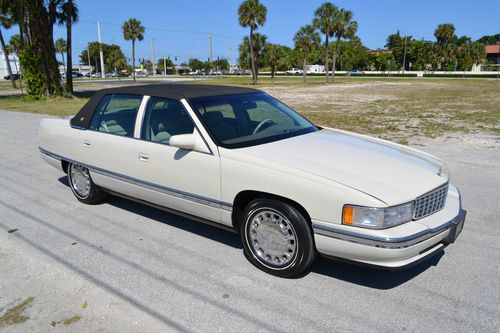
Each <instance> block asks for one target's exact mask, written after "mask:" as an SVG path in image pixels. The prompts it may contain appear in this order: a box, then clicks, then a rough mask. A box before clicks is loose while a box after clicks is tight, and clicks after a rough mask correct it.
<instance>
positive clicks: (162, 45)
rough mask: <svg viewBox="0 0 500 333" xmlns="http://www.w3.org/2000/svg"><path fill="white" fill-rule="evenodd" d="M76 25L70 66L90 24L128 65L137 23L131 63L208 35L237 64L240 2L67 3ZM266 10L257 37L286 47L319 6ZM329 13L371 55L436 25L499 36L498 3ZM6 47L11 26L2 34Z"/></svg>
mask: <svg viewBox="0 0 500 333" xmlns="http://www.w3.org/2000/svg"><path fill="white" fill-rule="evenodd" d="M74 1H75V2H76V3H77V4H78V7H79V9H80V21H79V22H78V23H77V24H76V25H75V26H74V29H73V52H74V54H75V56H74V61H76V62H78V59H79V58H78V55H79V54H80V52H81V51H82V50H83V49H84V48H85V47H86V45H87V43H88V42H91V41H97V21H100V24H101V36H102V42H104V43H108V44H110V43H113V44H118V45H120V46H121V48H122V50H123V52H124V53H125V55H126V57H127V58H130V56H131V55H130V54H131V50H132V46H131V42H127V41H125V40H124V39H123V33H122V31H121V26H122V24H123V22H125V21H126V20H128V19H129V18H137V19H139V20H140V21H141V22H142V24H143V25H144V26H145V27H146V33H145V36H144V40H143V41H142V42H139V43H137V47H136V58H141V59H142V58H148V59H151V58H152V43H153V44H154V49H155V59H158V58H160V57H163V56H164V55H165V56H167V57H170V58H171V59H172V60H175V58H177V61H175V62H176V63H181V62H187V61H188V59H189V58H194V57H196V58H200V59H202V60H206V59H208V57H209V52H210V51H209V50H210V46H209V45H210V44H209V32H212V33H213V58H214V59H216V58H217V57H224V58H227V59H231V60H232V63H235V62H236V59H237V52H238V45H239V44H240V42H241V39H242V38H243V36H246V35H247V34H248V29H246V28H242V27H241V26H240V25H239V22H238V16H237V10H238V6H239V4H240V3H241V0H205V1H204V0H182V1H178V0H156V1H154V0H140V1H137V0H74ZM261 2H262V3H263V4H264V5H265V6H266V7H267V21H266V23H265V25H264V26H263V27H259V29H258V31H259V32H261V33H263V34H265V35H266V36H268V41H269V42H271V43H279V44H283V45H287V46H293V36H294V34H295V33H296V32H297V30H298V29H299V28H300V27H301V26H303V25H305V24H310V23H311V20H312V17H313V14H314V11H315V9H316V8H318V7H319V6H320V5H321V4H322V3H323V2H325V1H316V0H302V1H300V0H261ZM332 2H333V3H334V4H335V5H336V6H338V7H342V8H346V9H348V10H351V11H352V12H353V13H354V19H355V20H356V21H357V22H358V36H359V37H360V38H361V40H362V42H363V43H364V45H365V46H367V47H369V48H371V49H377V48H383V47H384V44H385V40H386V38H387V36H388V35H389V34H392V33H394V32H396V31H397V30H398V29H399V30H400V31H401V32H402V33H403V34H405V35H411V36H413V37H415V38H418V39H421V38H424V39H427V40H434V36H433V33H434V30H435V28H436V26H437V25H438V24H439V23H448V22H449V23H453V24H454V25H455V28H456V34H457V35H459V36H460V35H468V36H470V37H472V38H473V39H477V38H480V37H481V36H483V35H492V34H497V33H500V16H499V13H500V0H476V1H463V0H416V1H401V0H337V1H332ZM3 32H4V34H5V35H6V37H7V38H6V40H8V39H9V37H10V36H11V35H12V34H14V33H17V32H18V29H17V27H14V28H12V29H10V30H8V31H3ZM54 38H55V39H57V38H66V31H65V29H64V27H56V28H55V31H54Z"/></svg>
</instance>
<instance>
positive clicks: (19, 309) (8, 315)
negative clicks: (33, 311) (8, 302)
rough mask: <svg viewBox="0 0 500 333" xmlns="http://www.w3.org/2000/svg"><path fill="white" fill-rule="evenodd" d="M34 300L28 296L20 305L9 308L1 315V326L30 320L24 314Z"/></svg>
mask: <svg viewBox="0 0 500 333" xmlns="http://www.w3.org/2000/svg"><path fill="white" fill-rule="evenodd" d="M33 300H34V298H33V297H28V298H27V299H25V300H24V301H22V302H21V303H19V304H18V305H16V306H14V307H12V308H10V309H8V310H7V311H6V312H5V314H4V315H3V316H1V317H0V327H3V326H9V325H16V324H21V323H24V322H25V321H26V320H28V319H29V317H28V316H26V315H24V311H25V310H26V309H27V308H29V307H30V306H31V303H33Z"/></svg>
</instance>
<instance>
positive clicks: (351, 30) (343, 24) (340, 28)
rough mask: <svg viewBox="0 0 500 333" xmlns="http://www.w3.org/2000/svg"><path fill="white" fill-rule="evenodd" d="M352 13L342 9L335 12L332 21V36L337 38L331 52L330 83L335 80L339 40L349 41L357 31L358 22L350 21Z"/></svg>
mask: <svg viewBox="0 0 500 333" xmlns="http://www.w3.org/2000/svg"><path fill="white" fill-rule="evenodd" d="M352 16H353V14H352V12H351V11H350V10H345V9H344V8H342V9H340V10H338V11H337V13H336V15H335V19H334V29H333V35H334V36H335V37H336V38H337V41H336V43H335V49H334V51H333V64H332V81H334V80H335V64H336V63H337V54H338V53H339V47H340V40H342V39H350V38H352V37H354V35H356V31H358V22H356V21H354V20H353V19H352Z"/></svg>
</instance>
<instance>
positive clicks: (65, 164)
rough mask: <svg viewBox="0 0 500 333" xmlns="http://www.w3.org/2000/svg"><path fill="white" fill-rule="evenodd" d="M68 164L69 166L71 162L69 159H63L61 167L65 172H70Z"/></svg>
mask: <svg viewBox="0 0 500 333" xmlns="http://www.w3.org/2000/svg"><path fill="white" fill-rule="evenodd" d="M68 166H69V162H68V161H65V160H61V168H62V169H63V171H64V172H65V173H68Z"/></svg>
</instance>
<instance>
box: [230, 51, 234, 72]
mask: <svg viewBox="0 0 500 333" xmlns="http://www.w3.org/2000/svg"><path fill="white" fill-rule="evenodd" d="M232 63H233V49H232V48H229V73H231V64H232Z"/></svg>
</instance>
